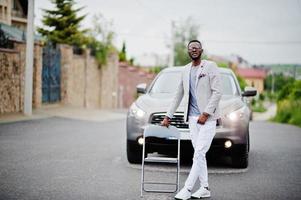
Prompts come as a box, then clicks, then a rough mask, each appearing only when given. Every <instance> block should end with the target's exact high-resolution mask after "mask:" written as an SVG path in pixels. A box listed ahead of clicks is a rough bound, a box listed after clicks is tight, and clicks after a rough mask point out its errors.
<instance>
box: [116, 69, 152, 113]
mask: <svg viewBox="0 0 301 200" xmlns="http://www.w3.org/2000/svg"><path fill="white" fill-rule="evenodd" d="M155 76H156V74H153V73H148V72H146V71H145V70H143V69H139V68H137V67H134V66H130V65H128V64H127V63H120V64H119V75H118V79H119V80H118V82H119V87H118V98H119V100H118V107H119V108H128V107H129V106H130V105H131V104H132V103H133V102H134V101H135V99H136V97H137V92H136V91H137V90H136V86H137V85H138V84H139V83H146V84H147V85H149V84H150V83H151V82H152V80H153V79H154V78H155Z"/></svg>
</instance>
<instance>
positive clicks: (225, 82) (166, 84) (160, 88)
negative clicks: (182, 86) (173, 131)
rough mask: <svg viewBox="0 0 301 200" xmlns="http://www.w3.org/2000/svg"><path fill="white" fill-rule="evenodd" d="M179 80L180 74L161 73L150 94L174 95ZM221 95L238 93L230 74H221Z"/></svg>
mask: <svg viewBox="0 0 301 200" xmlns="http://www.w3.org/2000/svg"><path fill="white" fill-rule="evenodd" d="M180 78H181V72H180V71H178V72H163V73H161V74H160V75H159V77H158V78H157V79H156V80H155V83H154V84H153V86H152V88H151V90H150V93H151V94H155V93H175V92H176V89H177V87H178V84H179V81H180ZM221 85H222V93H223V94H224V95H236V94H237V93H238V91H237V87H236V83H235V81H234V78H233V76H232V75H231V74H225V73H222V74H221Z"/></svg>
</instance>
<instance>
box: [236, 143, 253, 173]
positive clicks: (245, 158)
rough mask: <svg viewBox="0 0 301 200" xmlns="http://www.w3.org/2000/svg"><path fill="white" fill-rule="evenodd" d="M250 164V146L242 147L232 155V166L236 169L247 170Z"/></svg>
mask: <svg viewBox="0 0 301 200" xmlns="http://www.w3.org/2000/svg"><path fill="white" fill-rule="evenodd" d="M248 164H249V152H248V144H244V145H240V146H239V147H238V148H237V150H236V152H235V153H234V154H233V155H232V166H233V167H235V168H247V167H248Z"/></svg>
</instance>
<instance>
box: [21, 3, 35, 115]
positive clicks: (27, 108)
mask: <svg viewBox="0 0 301 200" xmlns="http://www.w3.org/2000/svg"><path fill="white" fill-rule="evenodd" d="M33 17H34V0H28V12H27V35H26V63H25V90H24V109H23V113H24V114H25V115H32V77H33V43H34V38H33V34H34V33H33Z"/></svg>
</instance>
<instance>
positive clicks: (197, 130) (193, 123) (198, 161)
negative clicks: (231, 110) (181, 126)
mask: <svg viewBox="0 0 301 200" xmlns="http://www.w3.org/2000/svg"><path fill="white" fill-rule="evenodd" d="M197 121H198V117H197V116H190V117H189V128H190V138H191V142H192V146H193V148H194V154H193V164H192V167H191V170H190V173H189V175H188V177H187V179H186V182H185V187H186V188H187V189H188V190H192V188H193V186H194V184H195V182H196V180H197V179H198V178H199V180H200V185H201V187H209V185H208V171H207V161H206V153H207V151H208V150H209V148H210V145H211V142H212V139H213V137H214V135H215V130H216V121H206V123H205V124H204V125H202V124H199V123H197Z"/></svg>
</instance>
